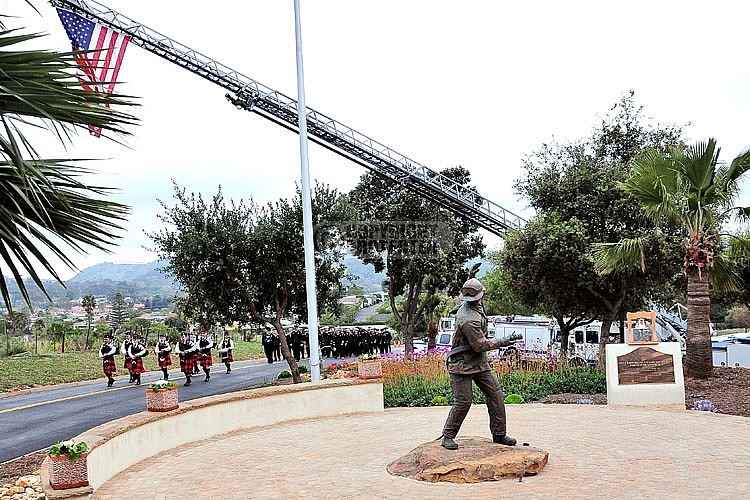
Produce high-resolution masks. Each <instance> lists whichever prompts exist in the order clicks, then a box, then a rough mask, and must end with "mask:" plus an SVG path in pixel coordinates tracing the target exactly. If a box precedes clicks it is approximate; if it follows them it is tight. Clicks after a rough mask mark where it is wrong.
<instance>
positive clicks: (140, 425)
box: [42, 379, 383, 500]
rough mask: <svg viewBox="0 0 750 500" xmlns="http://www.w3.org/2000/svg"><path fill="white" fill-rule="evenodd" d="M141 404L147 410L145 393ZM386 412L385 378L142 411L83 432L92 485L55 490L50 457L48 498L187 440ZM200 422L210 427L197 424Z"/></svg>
mask: <svg viewBox="0 0 750 500" xmlns="http://www.w3.org/2000/svg"><path fill="white" fill-rule="evenodd" d="M178 391H179V389H178ZM178 397H179V395H178ZM143 404H144V408H145V404H146V399H145V394H144V400H143ZM382 411H383V384H382V381H381V380H371V381H369V380H368V381H366V380H359V379H342V380H324V381H321V382H316V383H303V384H294V385H283V386H274V387H264V388H261V389H253V390H248V391H239V392H233V393H230V394H221V395H217V396H209V397H206V398H200V399H194V400H191V401H187V402H184V403H182V402H181V403H180V407H179V408H178V409H176V410H172V411H169V412H164V413H159V412H149V411H143V412H141V413H136V414H135V415H130V416H127V417H124V418H120V419H117V420H113V421H112V422H107V423H106V424H102V425H100V426H97V427H94V428H93V429H90V430H88V431H86V432H84V433H83V434H79V435H78V436H76V437H75V439H76V441H77V442H81V441H85V442H86V443H87V444H88V445H89V449H90V451H89V455H88V459H87V460H88V461H87V465H88V476H89V485H90V486H88V487H85V488H72V489H69V490H53V489H52V487H51V486H50V485H49V475H48V472H47V471H48V464H47V461H48V460H49V459H45V461H44V464H43V465H42V485H43V487H44V492H45V494H46V495H47V498H48V499H49V500H53V499H59V498H69V499H73V498H87V497H88V495H89V494H90V493H91V492H92V491H94V490H95V489H96V488H98V487H99V486H101V485H102V484H104V483H105V482H106V481H107V480H109V479H110V478H111V477H112V476H114V475H115V474H117V473H119V472H121V471H123V470H125V469H127V468H128V467H131V466H132V465H135V464H137V463H138V462H140V461H142V460H145V459H147V458H149V457H151V456H154V455H156V454H158V453H161V452H163V451H165V450H169V449H172V448H177V447H178V446H181V445H183V444H186V443H190V442H193V441H200V440H203V439H207V438H210V437H213V436H218V435H221V434H226V433H228V432H232V431H235V430H239V429H248V428H252V427H261V426H266V425H271V424H275V423H278V422H287V421H290V420H300V419H306V418H319V417H331V416H336V415H345V414H351V413H369V412H382ZM197 422H201V423H204V424H206V425H195V424H196V423H197Z"/></svg>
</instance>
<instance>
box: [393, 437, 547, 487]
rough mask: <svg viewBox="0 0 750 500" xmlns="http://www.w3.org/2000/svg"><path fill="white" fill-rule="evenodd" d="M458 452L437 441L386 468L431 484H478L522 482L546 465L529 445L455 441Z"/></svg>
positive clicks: (471, 439)
mask: <svg viewBox="0 0 750 500" xmlns="http://www.w3.org/2000/svg"><path fill="white" fill-rule="evenodd" d="M456 443H458V449H457V450H446V449H445V448H443V447H442V446H441V445H440V440H437V441H431V442H429V443H425V444H422V445H420V446H417V447H416V448H414V449H413V450H411V451H410V452H409V453H407V454H406V455H404V456H403V457H401V458H397V459H396V460H394V461H393V462H391V463H390V464H388V467H386V469H387V470H388V472H389V473H390V474H392V475H394V476H403V477H408V478H411V479H417V480H419V481H427V482H431V483H437V482H450V483H479V482H483V481H498V480H500V479H519V480H520V479H522V478H523V477H524V476H530V475H535V474H538V473H539V472H541V471H542V469H543V468H544V466H545V465H547V459H548V455H549V454H548V453H547V452H546V451H544V450H540V449H539V448H532V447H530V446H504V445H501V444H496V443H493V442H492V441H491V440H489V439H486V438H480V437H466V438H459V439H456Z"/></svg>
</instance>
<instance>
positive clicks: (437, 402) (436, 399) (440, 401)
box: [430, 396, 450, 406]
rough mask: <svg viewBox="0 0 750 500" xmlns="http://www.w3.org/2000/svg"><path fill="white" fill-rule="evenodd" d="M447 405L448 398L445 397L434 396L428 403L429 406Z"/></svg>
mask: <svg viewBox="0 0 750 500" xmlns="http://www.w3.org/2000/svg"><path fill="white" fill-rule="evenodd" d="M449 403H450V402H449V401H448V398H446V397H445V396H435V397H434V398H432V401H430V406H448V404H449Z"/></svg>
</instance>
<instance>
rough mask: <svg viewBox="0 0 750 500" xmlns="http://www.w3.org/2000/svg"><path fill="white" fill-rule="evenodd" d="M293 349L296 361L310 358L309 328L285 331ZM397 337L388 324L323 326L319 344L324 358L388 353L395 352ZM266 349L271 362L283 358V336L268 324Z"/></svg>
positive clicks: (264, 349) (263, 342)
mask: <svg viewBox="0 0 750 500" xmlns="http://www.w3.org/2000/svg"><path fill="white" fill-rule="evenodd" d="M285 336H286V342H287V345H288V346H289V350H290V351H291V353H292V356H294V359H295V360H296V361H299V360H300V359H303V358H309V357H310V334H309V332H308V331H307V329H305V328H300V327H299V326H296V325H295V326H293V327H292V328H290V329H289V330H287V331H286V332H285ZM392 340H393V336H392V335H391V331H390V329H388V328H387V327H382V328H375V327H366V328H362V327H350V326H349V327H333V326H324V327H322V328H321V329H320V334H319V335H318V343H319V345H320V353H321V356H323V357H324V358H345V357H349V356H359V355H360V354H385V353H388V352H391V341H392ZM261 342H262V344H263V351H264V353H265V355H266V360H267V361H268V363H269V364H271V363H273V362H274V361H281V359H282V356H281V339H280V338H279V335H278V333H277V332H276V330H274V329H273V328H271V327H270V326H266V329H265V332H264V333H263V338H262V339H261Z"/></svg>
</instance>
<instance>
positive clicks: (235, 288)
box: [149, 182, 255, 329]
mask: <svg viewBox="0 0 750 500" xmlns="http://www.w3.org/2000/svg"><path fill="white" fill-rule="evenodd" d="M173 185H174V194H173V197H174V199H175V200H176V201H177V204H176V205H174V206H171V207H170V206H167V205H166V204H165V203H164V202H163V201H161V200H159V203H160V204H161V206H162V207H163V209H164V211H163V213H162V214H160V215H159V216H158V217H159V219H160V220H161V221H162V222H163V223H164V228H163V229H161V230H160V231H158V232H156V233H152V234H149V238H151V240H152V241H153V242H154V244H155V246H156V250H157V252H158V254H159V257H160V258H161V259H163V260H164V261H166V262H167V265H166V266H165V267H164V268H163V269H162V271H163V272H165V273H169V274H170V275H172V276H174V277H175V279H176V280H177V282H178V283H179V284H180V286H181V288H182V290H183V291H184V292H185V296H184V297H182V298H178V299H177V304H178V307H179V309H180V311H181V312H182V314H184V316H185V317H186V318H187V319H189V320H191V321H194V322H196V323H198V324H200V325H201V327H202V328H204V329H208V328H210V327H212V326H213V325H217V324H220V325H230V324H232V323H234V322H238V323H247V322H249V320H250V318H251V315H250V311H249V309H248V303H249V302H250V301H251V300H252V292H253V282H252V280H251V279H250V275H249V269H248V267H249V266H248V259H249V258H250V256H251V255H252V252H254V251H255V245H254V244H253V242H252V240H251V237H252V231H253V223H254V222H253V210H252V207H248V206H245V205H244V204H243V202H242V201H240V202H238V203H235V202H234V201H232V200H230V203H229V205H227V204H226V203H225V201H224V197H223V196H222V194H221V187H219V192H218V193H217V194H216V195H215V196H214V197H213V199H212V201H211V203H206V202H205V201H204V200H203V197H202V196H201V195H200V194H198V195H196V194H195V193H190V194H189V195H188V194H187V193H186V191H185V189H180V188H179V186H177V184H176V183H174V182H173Z"/></svg>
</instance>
